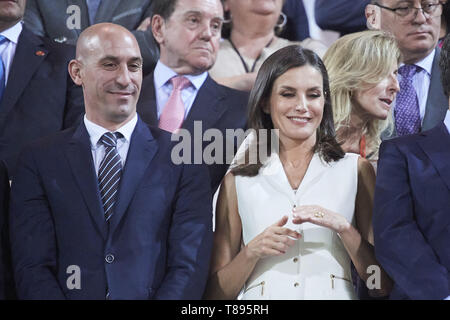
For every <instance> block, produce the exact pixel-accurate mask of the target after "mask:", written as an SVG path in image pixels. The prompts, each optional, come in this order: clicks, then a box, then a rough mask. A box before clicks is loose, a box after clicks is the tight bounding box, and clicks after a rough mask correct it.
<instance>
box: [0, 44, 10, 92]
mask: <svg viewBox="0 0 450 320" xmlns="http://www.w3.org/2000/svg"><path fill="white" fill-rule="evenodd" d="M6 41H8V39H6V38H5V37H4V36H2V35H0V45H2V44H3V43H5V42H6ZM2 51H3V50H2ZM0 62H1V63H0V101H1V100H2V98H3V92H5V87H6V74H5V73H6V70H5V65H4V64H3V59H2V58H1V56H0Z"/></svg>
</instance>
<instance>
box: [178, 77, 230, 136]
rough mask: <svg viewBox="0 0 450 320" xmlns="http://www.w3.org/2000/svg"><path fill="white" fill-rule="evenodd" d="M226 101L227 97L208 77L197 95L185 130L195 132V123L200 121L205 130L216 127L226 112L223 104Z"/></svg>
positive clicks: (184, 124)
mask: <svg viewBox="0 0 450 320" xmlns="http://www.w3.org/2000/svg"><path fill="white" fill-rule="evenodd" d="M224 99H225V95H224V94H223V92H221V91H220V87H219V86H218V85H217V84H216V83H215V82H214V80H212V79H211V77H210V76H209V75H208V77H207V78H206V80H205V82H204V83H203V85H202V87H201V88H200V90H199V91H198V93H197V97H196V98H195V101H194V103H193V104H192V108H191V110H190V111H189V114H188V116H187V118H186V120H185V121H184V123H183V128H185V129H187V130H188V131H189V132H194V121H200V120H201V121H202V129H203V130H207V129H209V128H213V127H215V126H214V124H215V123H216V122H217V121H218V120H219V119H220V117H221V116H222V114H223V113H224V112H225V110H226V106H225V105H224V104H223V103H222V100H224Z"/></svg>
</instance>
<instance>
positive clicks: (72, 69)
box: [68, 60, 83, 86]
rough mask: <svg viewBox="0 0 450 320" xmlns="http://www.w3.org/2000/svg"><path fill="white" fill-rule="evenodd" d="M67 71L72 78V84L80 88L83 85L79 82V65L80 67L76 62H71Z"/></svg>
mask: <svg viewBox="0 0 450 320" xmlns="http://www.w3.org/2000/svg"><path fill="white" fill-rule="evenodd" d="M68 69H69V74H70V77H71V78H72V80H73V82H74V83H75V84H76V85H77V86H81V85H82V84H83V81H82V80H81V65H80V62H79V61H78V60H71V61H70V62H69V66H68Z"/></svg>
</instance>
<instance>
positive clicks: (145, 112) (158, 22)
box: [137, 0, 248, 192]
mask: <svg viewBox="0 0 450 320" xmlns="http://www.w3.org/2000/svg"><path fill="white" fill-rule="evenodd" d="M153 4H154V6H153V9H154V15H153V17H152V31H153V36H154V37H155V39H156V41H157V43H158V44H159V46H160V52H161V55H160V60H159V61H158V63H157V65H156V68H155V71H154V73H153V74H151V75H149V76H147V77H146V78H145V79H144V81H143V85H142V87H143V89H142V93H141V97H140V99H139V102H138V106H137V111H138V114H139V115H140V116H141V117H142V119H143V120H144V121H145V122H147V123H149V124H152V125H159V126H160V127H161V128H164V129H165V130H168V131H171V132H173V131H174V130H176V129H178V128H180V126H181V128H182V129H186V130H188V131H189V133H191V135H192V136H194V133H195V131H196V130H194V127H195V126H194V121H200V122H201V128H202V131H203V132H205V131H206V130H208V129H211V128H215V129H218V130H219V131H220V132H221V133H222V134H223V136H224V137H225V130H226V129H239V128H240V129H243V128H245V126H246V122H247V114H246V113H247V111H246V110H247V108H246V107H247V100H248V94H247V93H244V92H241V91H237V90H234V89H230V88H227V87H224V86H221V85H219V84H218V83H216V82H215V81H214V80H213V79H211V77H210V76H209V75H208V72H207V71H208V70H209V69H210V68H211V67H212V66H213V64H214V62H215V60H216V55H217V50H218V48H219V40H220V31H221V26H222V21H223V8H222V4H221V2H220V0H213V1H201V0H155V1H153ZM174 79H187V80H189V81H188V82H187V84H186V87H184V88H183V89H181V99H182V103H183V106H182V107H181V115H180V116H179V118H178V120H179V121H178V122H177V123H176V124H175V126H174V127H172V128H168V127H167V126H165V125H163V124H161V119H167V118H170V117H173V116H176V115H175V113H174V112H173V111H169V110H171V109H169V108H166V107H167V106H169V105H170V103H169V100H173V97H174V96H175V95H176V90H173V88H174V86H173V84H172V81H174ZM171 106H172V105H171ZM203 132H200V134H202V133H203ZM223 140H224V141H223V154H224V155H225V153H226V152H225V150H226V148H227V147H228V148H232V149H234V151H233V152H235V151H236V150H237V145H236V143H235V141H230V143H228V146H227V143H226V141H225V139H223ZM207 144H208V143H207V142H204V143H203V146H201V148H200V152H203V150H205V148H206V146H207ZM200 157H202V155H200ZM226 160H227V159H225V157H223V158H222V157H221V161H216V162H215V163H214V164H211V165H209V172H210V176H211V186H212V190H213V192H214V191H215V190H216V189H217V187H218V186H219V184H220V182H221V181H222V178H223V176H224V175H225V173H226V171H227V169H228V164H227V161H226ZM229 160H231V159H229ZM219 162H220V163H219Z"/></svg>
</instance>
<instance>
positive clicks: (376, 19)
mask: <svg viewBox="0 0 450 320" xmlns="http://www.w3.org/2000/svg"><path fill="white" fill-rule="evenodd" d="M365 14H366V23H367V28H368V29H370V30H380V29H381V8H380V7H378V6H376V5H373V4H368V5H367V6H366V10H365Z"/></svg>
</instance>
